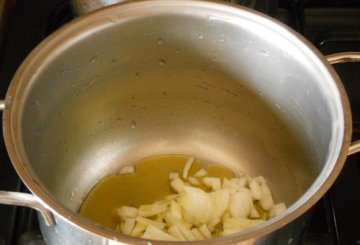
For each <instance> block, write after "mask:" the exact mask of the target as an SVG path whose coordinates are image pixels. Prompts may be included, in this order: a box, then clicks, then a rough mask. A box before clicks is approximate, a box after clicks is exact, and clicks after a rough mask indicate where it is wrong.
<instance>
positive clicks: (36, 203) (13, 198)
mask: <svg viewBox="0 0 360 245" xmlns="http://www.w3.org/2000/svg"><path fill="white" fill-rule="evenodd" d="M0 200H1V201H0V202H1V204H7V205H15V206H25V207H29V208H33V209H35V210H37V211H39V213H40V214H41V217H42V219H43V220H44V223H45V224H46V226H52V225H54V224H55V221H54V217H53V215H52V214H51V212H50V211H49V210H48V209H47V208H46V207H45V206H44V204H42V203H41V201H40V199H39V198H38V197H36V196H34V195H32V194H27V193H18V192H11V191H0Z"/></svg>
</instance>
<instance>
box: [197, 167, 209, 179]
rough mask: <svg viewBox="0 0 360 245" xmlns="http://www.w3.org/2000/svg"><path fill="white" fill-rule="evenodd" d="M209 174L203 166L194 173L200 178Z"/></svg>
mask: <svg viewBox="0 0 360 245" xmlns="http://www.w3.org/2000/svg"><path fill="white" fill-rule="evenodd" d="M207 174H208V172H207V171H206V170H205V169H203V168H201V169H199V170H198V171H197V172H196V173H195V174H194V177H197V178H200V177H204V176H206V175H207Z"/></svg>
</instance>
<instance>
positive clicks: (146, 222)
mask: <svg viewBox="0 0 360 245" xmlns="http://www.w3.org/2000/svg"><path fill="white" fill-rule="evenodd" d="M135 220H136V221H137V222H139V223H141V224H143V225H146V226H148V225H152V226H155V227H157V228H159V229H163V228H164V227H165V226H166V224H165V223H163V222H158V221H155V220H151V219H147V218H144V217H141V216H137V217H136V218H135Z"/></svg>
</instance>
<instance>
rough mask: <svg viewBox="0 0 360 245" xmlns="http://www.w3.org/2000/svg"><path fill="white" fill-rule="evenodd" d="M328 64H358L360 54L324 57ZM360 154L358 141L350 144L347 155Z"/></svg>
mask: <svg viewBox="0 0 360 245" xmlns="http://www.w3.org/2000/svg"><path fill="white" fill-rule="evenodd" d="M326 59H327V61H328V62H329V63H330V64H332V65H333V64H341V63H348V62H360V52H342V53H335V54H331V55H328V56H326ZM357 152H360V140H356V141H354V142H352V143H351V145H350V147H349V151H348V155H351V154H354V153H357Z"/></svg>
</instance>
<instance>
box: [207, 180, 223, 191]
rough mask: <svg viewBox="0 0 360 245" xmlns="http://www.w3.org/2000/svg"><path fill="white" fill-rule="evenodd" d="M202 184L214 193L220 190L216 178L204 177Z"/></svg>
mask: <svg viewBox="0 0 360 245" xmlns="http://www.w3.org/2000/svg"><path fill="white" fill-rule="evenodd" d="M202 182H203V183H204V185H205V186H207V187H209V188H211V189H213V190H214V191H217V190H220V188H221V181H220V179H219V178H216V177H204V178H203V179H202Z"/></svg>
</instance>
